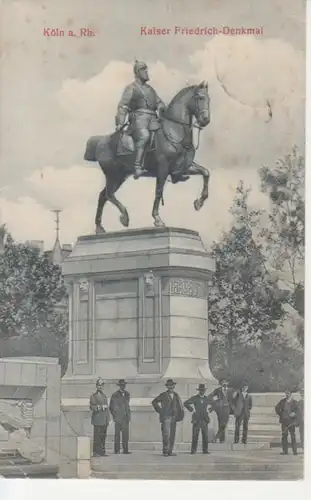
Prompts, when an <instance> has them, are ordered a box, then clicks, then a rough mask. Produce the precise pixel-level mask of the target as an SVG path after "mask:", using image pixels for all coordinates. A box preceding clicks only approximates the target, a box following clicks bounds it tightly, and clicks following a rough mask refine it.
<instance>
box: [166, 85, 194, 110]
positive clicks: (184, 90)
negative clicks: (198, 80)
mask: <svg viewBox="0 0 311 500" xmlns="http://www.w3.org/2000/svg"><path fill="white" fill-rule="evenodd" d="M196 87H197V85H188V86H187V87H185V88H183V89H181V90H180V91H179V92H178V94H176V95H175V97H173V99H172V100H171V102H170V103H169V105H168V108H171V107H172V106H173V105H174V104H175V103H176V101H178V100H179V99H181V98H182V97H184V95H185V94H186V93H187V92H190V90H194V89H195V88H196Z"/></svg>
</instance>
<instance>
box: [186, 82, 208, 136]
mask: <svg viewBox="0 0 311 500" xmlns="http://www.w3.org/2000/svg"><path fill="white" fill-rule="evenodd" d="M189 109H190V111H191V112H192V114H193V115H194V116H195V118H196V121H197V123H198V125H199V127H202V128H203V127H206V125H208V124H209V122H210V97H209V94H208V84H207V83H206V82H204V81H203V82H201V83H200V84H199V85H195V86H194V87H193V94H192V98H191V101H190V103H189Z"/></svg>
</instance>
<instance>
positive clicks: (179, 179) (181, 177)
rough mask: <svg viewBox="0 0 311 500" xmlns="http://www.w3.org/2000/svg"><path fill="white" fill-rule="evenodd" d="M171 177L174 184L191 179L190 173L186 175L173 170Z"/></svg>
mask: <svg viewBox="0 0 311 500" xmlns="http://www.w3.org/2000/svg"><path fill="white" fill-rule="evenodd" d="M171 179H172V183H173V184H177V182H186V181H187V180H188V179H190V175H184V174H182V173H181V172H172V173H171Z"/></svg>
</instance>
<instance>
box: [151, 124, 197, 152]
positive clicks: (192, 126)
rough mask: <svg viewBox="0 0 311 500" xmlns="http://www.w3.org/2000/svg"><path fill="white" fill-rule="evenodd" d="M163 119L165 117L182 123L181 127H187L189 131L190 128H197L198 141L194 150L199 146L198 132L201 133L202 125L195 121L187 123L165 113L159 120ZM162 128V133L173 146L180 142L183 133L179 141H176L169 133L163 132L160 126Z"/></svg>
mask: <svg viewBox="0 0 311 500" xmlns="http://www.w3.org/2000/svg"><path fill="white" fill-rule="evenodd" d="M163 119H166V120H168V121H171V122H173V123H177V124H178V125H182V126H183V127H189V129H190V132H192V130H193V129H194V128H197V129H198V130H199V134H198V143H197V145H196V147H195V148H194V150H195V151H196V150H197V149H198V148H199V146H200V134H201V130H202V127H200V126H199V125H198V124H197V123H187V122H183V121H181V120H177V119H176V118H172V117H169V116H165V115H164V116H162V117H161V120H163ZM162 130H163V133H164V135H165V136H166V138H167V140H168V141H170V142H171V143H172V144H173V146H174V147H175V146H179V145H181V144H182V142H183V140H184V137H185V135H184V137H183V139H182V140H181V141H178V142H176V141H174V140H173V138H172V137H171V136H170V135H169V134H167V133H166V132H164V128H162Z"/></svg>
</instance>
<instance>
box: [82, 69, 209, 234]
mask: <svg viewBox="0 0 311 500" xmlns="http://www.w3.org/2000/svg"><path fill="white" fill-rule="evenodd" d="M133 69H134V75H135V80H134V82H132V83H130V84H129V85H127V86H126V87H125V89H124V92H123V94H122V96H121V100H120V102H119V104H118V108H117V113H116V118H115V120H116V130H115V132H114V133H113V134H110V135H98V136H92V137H90V139H89V140H88V141H87V144H86V151H85V154H84V159H85V160H87V161H94V162H98V163H99V165H100V167H101V169H102V171H103V173H104V175H105V176H106V186H105V188H104V189H103V190H102V191H101V193H100V194H99V199H98V205H97V212H96V217H95V224H96V233H97V234H100V233H104V232H105V229H104V227H103V226H102V221H101V219H102V213H103V208H104V205H105V203H106V202H107V201H110V202H111V203H113V204H114V205H115V206H116V207H117V208H118V209H119V210H120V212H121V215H120V221H121V224H122V225H123V226H125V227H128V225H129V215H128V212H127V209H126V208H125V207H124V206H123V205H122V203H120V201H119V200H118V199H117V198H116V196H115V193H116V191H117V190H118V189H119V188H120V186H121V185H122V184H123V183H124V181H125V180H126V179H127V178H128V177H130V176H131V175H134V178H135V179H139V178H140V177H155V178H156V190H155V199H154V203H153V209H152V217H153V219H154V225H155V226H156V227H161V226H165V224H164V222H163V221H162V219H161V217H160V215H159V205H160V201H162V204H163V203H164V202H163V189H164V185H165V182H166V181H167V180H168V178H169V177H170V178H171V181H172V183H173V184H176V183H178V182H185V181H187V180H188V179H189V177H190V176H191V175H201V176H202V177H203V189H202V192H201V195H200V196H199V198H197V199H196V200H195V201H194V208H195V210H199V209H200V208H201V207H202V206H203V204H204V202H205V200H206V199H207V197H208V183H209V177H210V174H209V171H208V169H207V168H205V167H203V166H201V165H199V164H197V163H196V162H195V161H194V157H195V153H196V149H197V147H198V146H197V147H195V146H194V144H193V129H194V128H197V129H198V130H199V134H200V131H201V129H203V128H204V127H206V126H207V125H208V124H209V122H210V98H209V94H208V85H207V83H205V82H202V83H200V84H199V85H191V86H187V87H185V88H183V89H182V90H181V91H180V92H178V94H177V95H176V96H175V97H174V98H173V99H172V101H171V102H170V103H169V105H168V106H166V105H165V104H164V102H163V101H162V100H161V99H160V97H159V96H158V94H157V93H156V91H155V90H154V89H153V87H152V86H151V85H149V84H148V83H147V82H148V81H149V75H148V67H147V65H146V63H144V62H142V61H135V64H134V68H133Z"/></svg>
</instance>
